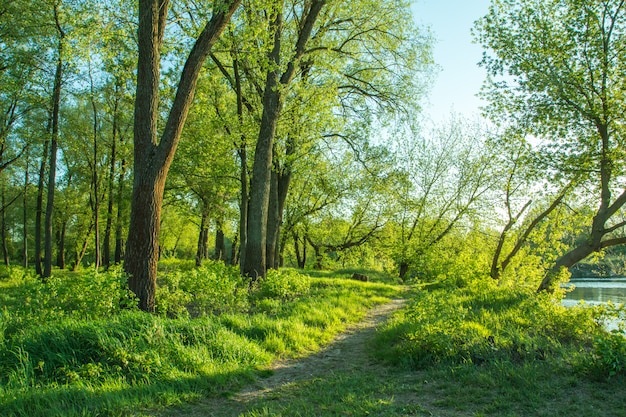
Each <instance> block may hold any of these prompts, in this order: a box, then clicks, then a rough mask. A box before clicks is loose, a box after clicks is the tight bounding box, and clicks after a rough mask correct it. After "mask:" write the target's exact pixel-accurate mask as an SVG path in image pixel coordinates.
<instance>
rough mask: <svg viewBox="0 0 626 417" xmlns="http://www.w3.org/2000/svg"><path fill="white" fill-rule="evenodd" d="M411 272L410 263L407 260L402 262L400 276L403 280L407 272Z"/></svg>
mask: <svg viewBox="0 0 626 417" xmlns="http://www.w3.org/2000/svg"><path fill="white" fill-rule="evenodd" d="M408 272H409V263H408V262H407V261H402V262H400V271H399V274H398V275H399V276H400V279H401V280H402V282H404V280H405V279H406V274H407V273H408Z"/></svg>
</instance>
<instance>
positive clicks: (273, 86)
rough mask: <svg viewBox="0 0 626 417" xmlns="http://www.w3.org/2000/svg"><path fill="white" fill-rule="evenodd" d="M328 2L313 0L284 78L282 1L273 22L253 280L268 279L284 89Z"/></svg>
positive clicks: (253, 214)
mask: <svg viewBox="0 0 626 417" xmlns="http://www.w3.org/2000/svg"><path fill="white" fill-rule="evenodd" d="M325 3H326V1H325V0H313V1H312V2H311V6H310V8H309V9H308V10H306V13H307V15H306V16H303V17H302V25H301V27H300V32H299V33H298V39H297V41H296V45H295V53H294V55H293V57H292V58H291V60H290V61H289V63H288V64H287V68H286V69H285V72H283V74H282V76H281V75H280V74H279V68H280V55H281V38H282V9H283V3H282V2H279V3H278V5H277V13H276V16H275V19H274V21H273V22H272V30H273V32H274V46H273V48H272V51H271V52H270V55H269V63H270V68H271V69H270V70H269V71H268V72H267V78H266V80H265V90H264V94H263V114H262V117H261V127H260V129H259V138H258V141H257V144H256V150H255V155H254V165H253V167H252V180H251V182H250V206H249V212H248V241H247V244H246V259H245V266H244V271H243V272H244V274H245V275H247V276H249V277H250V278H252V279H253V280H256V279H258V278H264V277H265V274H266V270H267V258H266V255H267V253H266V249H267V248H266V245H267V221H268V218H267V216H268V206H269V195H270V177H271V168H272V157H273V155H272V153H273V147H274V136H275V134H276V125H277V123H278V119H279V117H280V113H281V110H282V98H281V87H282V86H287V85H289V83H291V81H292V80H293V77H294V75H295V73H296V68H297V64H298V62H299V61H300V59H301V58H302V55H304V53H305V52H306V43H307V41H308V40H309V38H310V37H311V33H312V31H313V26H314V25H315V21H316V20H317V18H318V16H319V13H320V11H321V9H322V7H323V6H324V4H325ZM279 77H280V78H279Z"/></svg>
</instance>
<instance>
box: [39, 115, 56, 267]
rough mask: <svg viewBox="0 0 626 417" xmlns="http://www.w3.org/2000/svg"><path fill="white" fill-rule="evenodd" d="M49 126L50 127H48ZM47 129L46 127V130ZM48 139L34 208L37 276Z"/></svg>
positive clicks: (45, 143) (44, 149) (42, 157)
mask: <svg viewBox="0 0 626 417" xmlns="http://www.w3.org/2000/svg"><path fill="white" fill-rule="evenodd" d="M51 119H52V114H51V115H50V125H52V120H51ZM50 128H51V127H50ZM48 130H49V129H46V131H48ZM49 147H50V141H49V140H48V139H46V141H45V142H44V146H43V155H42V156H41V164H40V165H39V180H38V181H37V203H36V208H35V272H36V273H37V275H39V276H43V269H42V265H41V243H42V239H41V232H42V227H41V218H42V216H43V194H44V189H45V185H46V180H45V176H46V164H47V162H48V158H49V155H48V151H49Z"/></svg>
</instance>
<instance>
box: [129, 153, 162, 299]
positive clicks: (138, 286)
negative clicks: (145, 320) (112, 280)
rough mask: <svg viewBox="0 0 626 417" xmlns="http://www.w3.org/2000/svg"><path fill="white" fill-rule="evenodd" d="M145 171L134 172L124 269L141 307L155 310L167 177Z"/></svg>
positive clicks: (148, 170)
mask: <svg viewBox="0 0 626 417" xmlns="http://www.w3.org/2000/svg"><path fill="white" fill-rule="evenodd" d="M135 165H137V164H135ZM146 168H147V169H143V170H140V171H137V170H136V171H135V180H134V184H133V195H132V199H131V207H132V209H131V217H130V225H129V235H128V240H127V243H126V257H125V260H124V269H125V270H126V272H128V273H129V274H130V277H129V278H128V286H129V287H130V289H131V290H132V291H133V292H134V293H135V294H136V295H137V297H138V298H139V308H141V309H142V310H144V311H154V303H155V298H154V297H155V292H156V272H157V262H158V260H159V231H160V225H161V205H162V202H163V188H164V185H165V176H164V175H163V174H161V175H159V172H158V171H157V170H154V169H150V167H146ZM155 171H156V172H155Z"/></svg>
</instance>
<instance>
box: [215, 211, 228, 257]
mask: <svg viewBox="0 0 626 417" xmlns="http://www.w3.org/2000/svg"><path fill="white" fill-rule="evenodd" d="M215 260H217V261H225V260H226V242H225V241H224V225H223V222H222V221H221V220H220V219H217V220H216V221H215Z"/></svg>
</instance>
